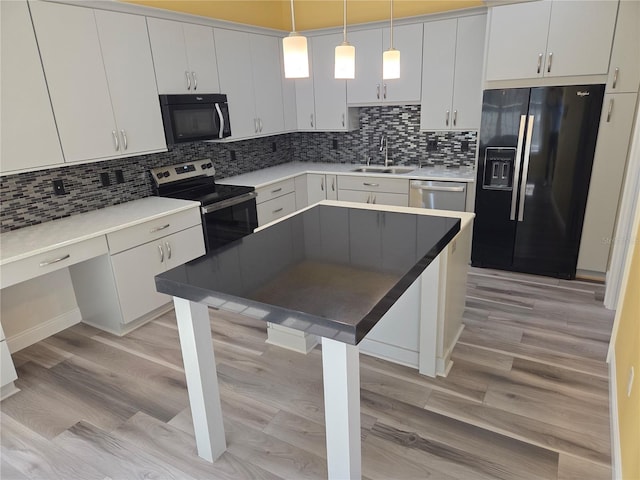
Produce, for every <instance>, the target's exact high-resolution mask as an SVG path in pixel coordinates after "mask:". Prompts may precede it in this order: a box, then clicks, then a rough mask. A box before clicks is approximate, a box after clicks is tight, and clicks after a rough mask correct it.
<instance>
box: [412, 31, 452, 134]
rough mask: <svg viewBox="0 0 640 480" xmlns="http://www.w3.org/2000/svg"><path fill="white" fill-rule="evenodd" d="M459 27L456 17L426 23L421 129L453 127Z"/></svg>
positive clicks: (446, 128)
mask: <svg viewBox="0 0 640 480" xmlns="http://www.w3.org/2000/svg"><path fill="white" fill-rule="evenodd" d="M456 29H457V20H456V19H452V20H440V21H437V22H429V23H425V25H424V49H423V52H424V60H423V65H424V72H422V107H421V110H420V128H421V129H422V130H448V129H450V128H451V114H452V112H451V103H452V100H453V80H454V65H455V58H456ZM401 55H402V54H401Z"/></svg>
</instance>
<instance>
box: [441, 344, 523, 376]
mask: <svg viewBox="0 0 640 480" xmlns="http://www.w3.org/2000/svg"><path fill="white" fill-rule="evenodd" d="M451 359H452V360H453V362H454V363H455V362H456V360H462V361H464V362H467V363H475V364H476V365H484V366H486V367H490V368H494V369H497V370H504V371H505V372H508V371H510V370H511V367H512V365H513V362H514V358H513V357H512V356H510V355H503V354H501V353H496V352H488V351H486V350H483V349H481V348H476V347H474V346H472V345H463V344H461V343H458V344H457V345H456V346H455V348H454V349H453V352H452V354H451Z"/></svg>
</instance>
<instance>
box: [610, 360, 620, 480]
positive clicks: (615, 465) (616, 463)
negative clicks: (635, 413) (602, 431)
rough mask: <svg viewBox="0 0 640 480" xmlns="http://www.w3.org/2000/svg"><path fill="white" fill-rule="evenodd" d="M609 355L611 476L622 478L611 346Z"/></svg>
mask: <svg viewBox="0 0 640 480" xmlns="http://www.w3.org/2000/svg"><path fill="white" fill-rule="evenodd" d="M610 353H611V354H610V356H609V423H610V426H611V478H612V479H614V480H618V479H620V480H622V452H621V451H620V425H619V423H618V385H617V378H616V356H615V351H614V349H613V348H612V349H611V352H610Z"/></svg>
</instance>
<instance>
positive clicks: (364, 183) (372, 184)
mask: <svg viewBox="0 0 640 480" xmlns="http://www.w3.org/2000/svg"><path fill="white" fill-rule="evenodd" d="M362 185H364V186H365V187H379V186H380V184H379V183H368V182H362Z"/></svg>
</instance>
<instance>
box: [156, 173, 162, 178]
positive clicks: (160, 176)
mask: <svg viewBox="0 0 640 480" xmlns="http://www.w3.org/2000/svg"><path fill="white" fill-rule="evenodd" d="M156 177H158V178H162V177H164V173H162V172H158V174H157V175H156Z"/></svg>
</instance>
